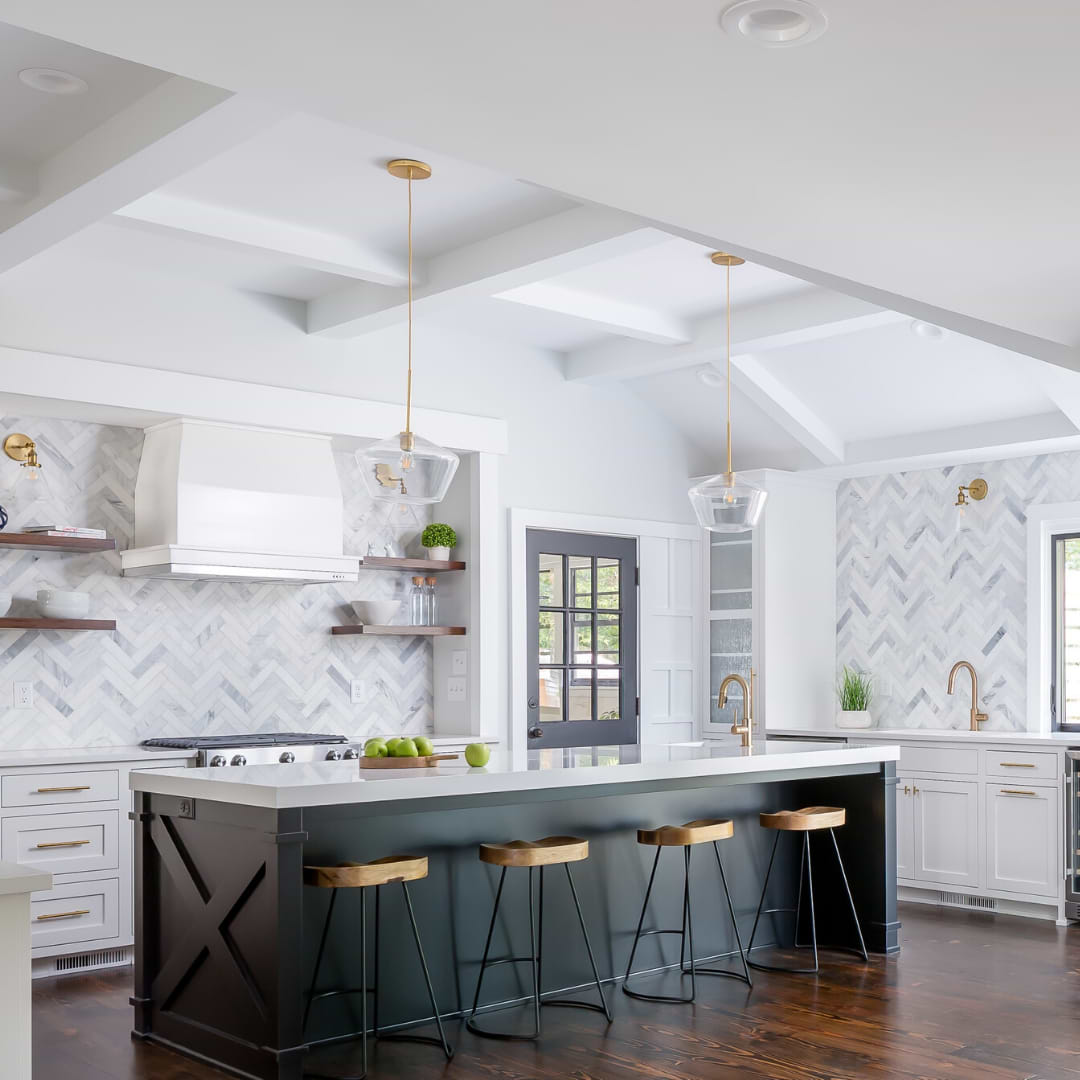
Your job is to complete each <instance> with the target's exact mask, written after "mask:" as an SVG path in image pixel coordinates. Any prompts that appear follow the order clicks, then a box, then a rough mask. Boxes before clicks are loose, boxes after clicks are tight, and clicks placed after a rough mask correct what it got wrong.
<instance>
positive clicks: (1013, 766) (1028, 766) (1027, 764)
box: [998, 761, 1035, 769]
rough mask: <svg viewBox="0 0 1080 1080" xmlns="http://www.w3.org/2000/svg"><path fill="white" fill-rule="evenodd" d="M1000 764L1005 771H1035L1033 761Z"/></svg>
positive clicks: (1000, 762) (1001, 762)
mask: <svg viewBox="0 0 1080 1080" xmlns="http://www.w3.org/2000/svg"><path fill="white" fill-rule="evenodd" d="M998 764H999V765H1000V766H1001V767H1002V768H1003V769H1034V768H1035V762H1033V761H999V762H998Z"/></svg>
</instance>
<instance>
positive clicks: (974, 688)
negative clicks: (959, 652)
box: [949, 660, 990, 731]
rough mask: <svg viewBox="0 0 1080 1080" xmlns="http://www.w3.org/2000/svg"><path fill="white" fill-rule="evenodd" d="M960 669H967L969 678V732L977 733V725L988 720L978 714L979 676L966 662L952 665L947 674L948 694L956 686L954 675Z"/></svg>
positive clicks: (981, 714)
mask: <svg viewBox="0 0 1080 1080" xmlns="http://www.w3.org/2000/svg"><path fill="white" fill-rule="evenodd" d="M961 668H967V671H968V674H969V675H970V676H971V730H972V731H978V730H979V725H980V724H981V723H982V722H983V721H984V720H989V719H990V718H989V717H988V716H987V715H986V713H984V712H979V676H978V675H976V674H975V669H974V668H973V667H972V666H971V665H970V664H969V663H968V662H967V661H966V660H957V661H956V663H955V664H953V666H952V671H950V672H949V693H950V694H951V693H952V692H953V689H954V687H955V686H956V673H957V672H958V671H959V670H960V669H961Z"/></svg>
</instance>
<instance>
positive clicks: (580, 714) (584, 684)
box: [567, 668, 594, 720]
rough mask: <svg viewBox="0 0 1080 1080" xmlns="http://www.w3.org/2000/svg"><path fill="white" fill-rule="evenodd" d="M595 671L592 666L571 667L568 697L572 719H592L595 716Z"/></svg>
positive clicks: (570, 717) (569, 717)
mask: <svg viewBox="0 0 1080 1080" xmlns="http://www.w3.org/2000/svg"><path fill="white" fill-rule="evenodd" d="M593 681H594V679H593V671H592V668H571V669H570V690H569V694H568V697H567V705H568V707H569V716H568V719H570V720H592V719H594V717H593Z"/></svg>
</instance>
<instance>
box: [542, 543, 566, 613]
mask: <svg viewBox="0 0 1080 1080" xmlns="http://www.w3.org/2000/svg"><path fill="white" fill-rule="evenodd" d="M563 603H564V601H563V557H562V556H561V555H544V554H541V556H540V604H541V606H542V607H562V606H563Z"/></svg>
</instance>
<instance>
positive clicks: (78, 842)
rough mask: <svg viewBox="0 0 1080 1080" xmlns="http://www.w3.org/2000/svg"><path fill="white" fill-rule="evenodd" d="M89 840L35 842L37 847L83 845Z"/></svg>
mask: <svg viewBox="0 0 1080 1080" xmlns="http://www.w3.org/2000/svg"><path fill="white" fill-rule="evenodd" d="M89 843H90V841H89V840H54V841H52V843H49V844H35V845H34V846H35V847H36V848H38V849H39V850H40V849H44V848H56V847H82V846H83V844H89Z"/></svg>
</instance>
